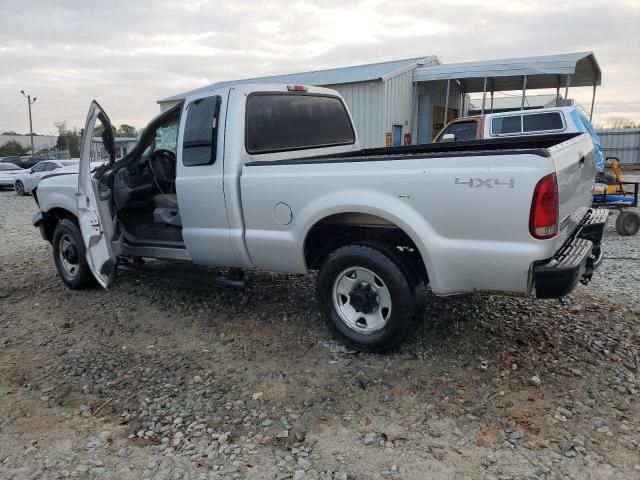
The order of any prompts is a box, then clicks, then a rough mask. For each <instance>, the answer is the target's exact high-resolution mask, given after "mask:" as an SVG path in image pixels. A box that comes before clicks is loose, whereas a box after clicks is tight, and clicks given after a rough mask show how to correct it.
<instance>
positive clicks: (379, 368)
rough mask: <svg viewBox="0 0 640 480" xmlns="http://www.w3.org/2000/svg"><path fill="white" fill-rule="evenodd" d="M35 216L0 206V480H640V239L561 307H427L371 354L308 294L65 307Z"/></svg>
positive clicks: (274, 279) (195, 294) (143, 284)
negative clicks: (410, 327)
mask: <svg viewBox="0 0 640 480" xmlns="http://www.w3.org/2000/svg"><path fill="white" fill-rule="evenodd" d="M34 210H35V205H34V203H33V199H32V198H30V197H25V198H20V197H16V196H15V195H14V194H13V192H8V191H4V192H0V239H1V240H2V241H1V242H0V478H2V479H23V478H29V479H31V478H33V479H41V478H42V479H44V478H47V479H49V478H51V479H56V478H67V477H74V478H81V479H87V478H104V479H129V478H131V479H136V480H139V479H140V478H158V479H200V478H207V479H218V478H252V479H253V478H257V479H260V478H267V479H285V478H292V479H296V480H302V479H326V480H329V479H429V478H437V479H440V478H447V479H449V478H452V479H453V478H455V479H524V478H527V479H533V478H549V479H552V478H575V479H584V478H591V479H603V478H616V479H618V478H625V479H638V478H640V402H639V401H638V398H639V394H640V370H639V367H640V353H639V352H640V322H639V317H640V245H639V244H640V242H639V238H640V237H630V238H629V237H627V238H622V237H619V236H618V235H617V234H616V233H615V232H614V231H613V229H612V224H613V221H612V220H610V221H609V228H608V231H607V238H606V247H605V248H606V252H607V255H608V259H607V260H606V261H605V263H604V264H603V266H602V268H601V270H599V271H598V272H597V274H596V278H595V280H594V282H592V283H591V284H590V285H588V286H579V287H578V289H577V290H576V291H575V293H574V294H573V295H571V296H570V297H568V298H566V299H564V300H563V301H562V302H560V301H534V300H531V299H514V298H501V297H493V296H461V297H453V298H433V299H431V301H430V303H429V307H428V309H427V311H426V313H425V322H424V323H423V325H422V327H421V328H420V330H419V331H418V332H417V334H416V338H415V340H413V341H411V342H408V343H407V344H406V345H404V346H403V347H402V349H401V350H400V351H398V352H396V353H394V354H388V355H364V354H358V353H355V352H352V351H348V350H346V349H345V348H343V347H342V346H341V344H340V343H338V342H336V341H334V339H332V337H331V336H330V334H329V333H328V331H327V330H326V329H325V327H324V326H323V324H322V322H321V320H320V318H319V315H318V313H317V311H316V308H315V304H314V298H313V278H312V277H306V276H293V275H274V274H267V273H251V275H250V282H249V285H248V287H247V288H246V290H245V291H239V290H212V289H209V288H203V287H199V286H197V285H194V284H191V283H186V282H178V281H174V280H166V279H157V278H149V277H139V276H136V275H133V274H123V275H121V276H120V277H119V278H118V280H117V282H116V284H115V285H114V287H113V288H112V290H111V291H104V290H102V289H99V288H97V289H94V290H88V291H82V292H75V291H71V290H69V289H67V288H66V287H65V286H64V285H63V283H62V282H61V281H60V280H59V279H58V278H57V277H56V274H55V270H54V267H53V262H52V259H51V248H50V246H49V245H48V244H47V243H46V242H44V241H43V240H42V239H41V238H40V236H39V234H38V232H37V231H36V230H34V229H33V228H32V227H31V225H30V221H31V214H32V213H33V212H34Z"/></svg>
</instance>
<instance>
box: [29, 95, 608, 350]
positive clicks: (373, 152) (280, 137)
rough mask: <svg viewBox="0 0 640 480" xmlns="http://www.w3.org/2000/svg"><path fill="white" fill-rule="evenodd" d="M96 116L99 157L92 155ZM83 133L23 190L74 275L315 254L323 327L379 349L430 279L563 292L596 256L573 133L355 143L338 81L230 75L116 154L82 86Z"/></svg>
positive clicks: (285, 265)
mask: <svg viewBox="0 0 640 480" xmlns="http://www.w3.org/2000/svg"><path fill="white" fill-rule="evenodd" d="M98 122H100V123H101V124H102V126H103V127H104V128H103V129H102V131H103V134H102V138H103V143H104V146H105V149H106V150H107V151H108V153H109V158H108V161H107V162H106V163H105V164H104V165H103V166H101V167H99V168H97V169H92V168H91V166H90V161H91V160H92V158H91V157H92V154H91V153H92V152H91V138H92V136H93V132H94V128H95V127H96V124H97V123H98ZM81 148H82V151H81V161H80V170H79V173H78V174H67V175H55V174H54V175H51V176H49V177H48V178H45V179H44V180H42V181H41V182H40V185H39V186H38V188H37V190H36V191H35V192H34V193H35V197H36V202H37V203H38V205H39V208H40V210H39V211H38V212H37V213H36V215H35V217H34V225H35V226H37V227H39V228H40V231H41V233H42V236H43V237H44V238H45V239H46V240H48V241H49V242H51V244H52V246H53V257H54V261H55V265H56V268H57V270H58V273H59V275H60V277H61V279H62V280H63V281H64V282H65V283H66V284H67V285H68V286H69V287H71V288H83V287H86V286H88V285H90V284H92V283H93V282H94V281H97V282H98V283H99V284H101V285H102V286H104V287H108V286H109V285H110V284H111V282H113V281H114V279H115V277H116V271H117V270H118V269H119V268H130V269H135V268H138V267H139V268H140V269H143V268H145V266H144V262H145V259H149V258H152V259H156V260H158V259H159V260H162V262H165V261H166V264H167V265H170V266H175V265H176V264H177V263H181V262H191V263H193V264H198V265H204V266H210V267H221V268H222V267H224V268H227V269H229V272H230V276H227V277H226V278H227V279H228V280H229V282H230V283H233V282H234V280H235V281H238V282H239V281H240V280H241V279H242V272H244V271H245V270H250V269H262V270H269V271H278V272H291V273H300V274H306V273H308V272H310V271H312V270H318V271H319V272H318V275H317V281H316V282H317V283H316V285H317V298H318V303H319V308H320V310H321V312H322V314H323V316H324V317H325V318H326V320H327V323H328V325H329V326H330V327H331V328H332V329H333V330H334V331H335V332H336V333H337V334H339V335H340V336H341V337H342V338H343V339H344V340H345V341H347V342H348V343H350V344H351V345H353V346H355V347H356V348H360V349H363V350H369V351H383V350H387V349H390V348H393V347H395V346H397V345H399V344H400V342H401V341H402V340H403V339H404V338H406V336H407V335H409V334H410V333H411V332H413V331H414V329H415V324H416V323H415V322H416V321H418V320H419V319H421V318H422V317H423V316H424V305H425V302H426V301H427V297H426V288H427V287H430V289H431V291H432V292H433V293H434V294H436V295H452V294H457V293H465V292H488V293H494V294H504V295H521V296H529V295H535V296H537V297H541V298H553V297H560V296H563V295H566V294H568V293H569V292H570V291H572V290H573V289H574V288H575V286H576V285H577V283H578V282H579V281H580V280H582V281H583V282H586V281H588V280H589V279H590V278H591V275H592V273H593V271H594V269H595V268H596V267H597V266H598V265H599V263H600V261H601V260H602V249H601V247H600V243H601V240H602V233H603V227H604V224H605V221H606V215H607V213H606V211H605V212H600V211H597V210H592V209H591V208H590V204H591V190H592V186H593V183H594V177H595V174H596V170H595V165H594V161H593V144H592V142H591V139H590V138H589V136H588V135H584V134H576V133H573V134H556V135H543V136H534V137H528V138H524V139H520V138H516V139H510V138H507V139H495V140H482V141H468V142H452V143H445V144H442V143H441V144H428V145H413V146H406V147H398V148H377V149H361V148H360V146H359V144H358V136H357V132H356V131H355V129H354V128H353V123H352V120H351V116H350V114H349V111H348V109H347V108H346V106H345V103H344V101H343V99H342V98H341V97H340V95H339V94H338V93H336V92H335V91H332V90H328V89H324V88H315V87H306V86H299V85H288V86H287V85H236V86H231V87H225V88H221V89H218V90H212V91H210V92H206V93H203V94H199V95H196V96H193V97H190V98H187V99H186V101H184V102H183V103H181V104H179V105H176V106H175V107H173V108H172V109H170V110H168V111H166V112H163V113H161V114H160V115H159V116H158V117H156V118H155V119H154V120H153V121H151V123H150V124H149V125H148V126H147V128H145V130H144V133H143V134H142V136H141V138H140V141H139V143H138V144H137V146H136V147H135V148H134V149H133V150H132V151H131V152H130V153H129V154H128V155H126V156H125V157H123V158H120V159H116V158H115V155H114V152H115V148H114V141H113V137H112V129H111V124H110V122H109V119H108V117H107V115H106V114H105V112H104V111H103V110H102V108H101V107H100V106H99V105H98V104H97V103H95V102H93V103H92V105H91V108H90V111H89V114H88V117H87V122H86V125H85V128H84V136H83V140H82V147H81ZM151 263H153V264H157V263H160V262H157V261H153V262H151ZM151 270H152V269H151Z"/></svg>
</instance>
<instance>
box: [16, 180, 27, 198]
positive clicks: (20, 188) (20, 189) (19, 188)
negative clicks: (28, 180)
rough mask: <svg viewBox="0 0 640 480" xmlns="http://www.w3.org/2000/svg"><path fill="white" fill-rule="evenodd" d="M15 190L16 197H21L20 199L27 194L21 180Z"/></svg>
mask: <svg viewBox="0 0 640 480" xmlns="http://www.w3.org/2000/svg"><path fill="white" fill-rule="evenodd" d="M15 190H16V195H19V196H20V197H22V196H24V195H26V194H27V193H26V192H25V190H24V184H23V183H22V182H21V181H20V180H18V181H17V182H16V185H15Z"/></svg>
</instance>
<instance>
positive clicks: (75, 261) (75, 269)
mask: <svg viewBox="0 0 640 480" xmlns="http://www.w3.org/2000/svg"><path fill="white" fill-rule="evenodd" d="M52 244H53V261H54V262H55V264H56V270H58V275H60V278H61V279H62V281H63V282H64V283H66V284H67V286H68V287H70V288H73V289H75V290H80V289H83V288H88V287H92V286H94V285H95V284H96V281H95V278H94V277H93V273H91V270H90V269H89V265H88V264H87V259H86V251H85V248H84V242H83V240H82V234H81V233H80V229H79V228H78V226H77V225H76V224H75V223H74V222H73V221H71V220H69V219H63V220H60V222H58V224H57V225H56V229H55V231H54V232H53V240H52Z"/></svg>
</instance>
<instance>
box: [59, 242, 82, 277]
mask: <svg viewBox="0 0 640 480" xmlns="http://www.w3.org/2000/svg"><path fill="white" fill-rule="evenodd" d="M58 256H59V258H60V265H61V266H62V268H63V270H64V272H65V273H66V274H67V275H68V276H69V277H72V278H73V277H75V276H76V275H78V270H79V269H80V259H79V257H78V247H77V246H76V244H75V242H74V241H73V239H72V238H71V236H70V235H69V234H67V233H65V234H64V235H62V236H61V237H60V241H59V243H58Z"/></svg>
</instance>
